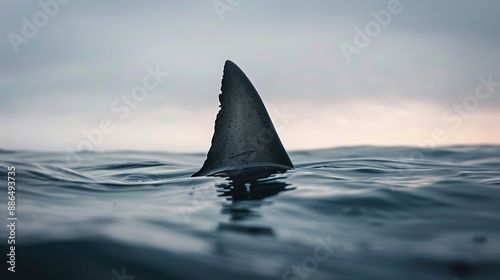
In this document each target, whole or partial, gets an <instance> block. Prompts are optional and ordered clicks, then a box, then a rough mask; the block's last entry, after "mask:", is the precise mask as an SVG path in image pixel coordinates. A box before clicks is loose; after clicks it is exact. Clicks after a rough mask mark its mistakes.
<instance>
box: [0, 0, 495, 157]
mask: <svg viewBox="0 0 500 280" xmlns="http://www.w3.org/2000/svg"><path fill="white" fill-rule="evenodd" d="M63 2H67V3H63ZM43 3H48V4H43ZM498 11H500V2H499V1H494V0H492V1H465V0H464V1H456V0H454V1H451V0H450V1H430V0H429V1H410V0H401V1H400V2H399V4H398V3H397V1H396V2H395V1H394V0H393V1H385V0H384V1H284V0H283V1H264V0H262V1H257V0H252V1H249V0H221V1H194V0H192V1H118V0H116V1H78V0H72V1H68V0H65V1H63V0H60V2H55V0H41V1H40V2H38V1H28V0H26V1H2V3H1V4H0V20H1V22H2V24H1V25H0V34H1V35H2V36H3V37H2V38H3V39H1V40H0V61H1V63H0V120H1V121H0V135H1V137H0V148H3V149H33V150H59V151H64V150H68V149H86V148H91V149H94V150H117V149H127V150H158V151H179V152H182V151H190V152H191V151H197V152H206V151H207V150H208V148H209V145H210V140H211V138H212V133H213V126H214V120H215V116H216V114H217V111H218V110H219V108H218V105H219V103H218V98H217V95H218V93H219V89H220V82H221V76H222V67H223V65H224V61H225V60H226V59H230V60H232V61H234V62H235V63H236V64H237V65H239V66H240V68H242V70H243V71H244V72H245V73H246V74H247V76H248V77H249V78H250V80H251V81H252V82H253V84H254V85H255V87H256V88H257V90H258V91H259V93H260V95H261V97H262V99H263V100H264V102H265V104H266V106H267V108H268V111H269V112H270V113H271V115H272V118H273V120H274V122H275V126H276V127H277V129H278V132H279V134H280V137H281V139H282V142H283V143H284V145H285V147H286V148H287V149H292V150H297V149H312V148H324V147H337V146H350V145H365V144H368V145H384V146H387V145H411V146H415V145H421V143H428V144H429V143H431V142H432V145H434V144H436V145H452V144H477V143H496V144H500V130H499V129H498V125H499V123H500V110H499V109H500V31H499V27H500V17H499V16H498ZM360 32H361V33H362V34H360ZM367 39H368V40H367ZM152 72H157V74H151V73H152ZM158 72H159V74H158ZM167 72H168V75H167V74H164V73H167ZM148 76H149V77H148ZM145 80H146V84H145V85H144V84H143V83H144V81H145ZM481 81H482V82H481ZM487 81H489V82H487ZM146 87H147V88H148V89H145V88H146ZM141 89H142V90H143V91H141ZM132 92H135V95H134V96H136V97H137V98H134V96H132ZM144 92H145V93H144ZM127 96H128V97H127ZM127 98H128V99H127ZM457 106H458V107H457ZM97 129H100V132H96V131H97ZM85 132H87V133H85ZM100 133H102V137H101V136H100V135H99V134H100ZM85 134H87V135H90V136H85ZM89 137H90V139H88V138H89ZM92 137H93V138H92ZM85 142H86V143H85ZM89 143H91V144H89ZM419 143H420V144H419Z"/></svg>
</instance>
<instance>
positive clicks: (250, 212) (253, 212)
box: [216, 178, 294, 236]
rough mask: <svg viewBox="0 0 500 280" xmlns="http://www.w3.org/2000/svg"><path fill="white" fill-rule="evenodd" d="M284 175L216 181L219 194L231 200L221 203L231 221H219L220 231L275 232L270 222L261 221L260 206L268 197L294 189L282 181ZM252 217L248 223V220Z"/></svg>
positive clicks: (263, 233) (267, 233)
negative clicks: (265, 223) (259, 222)
mask: <svg viewBox="0 0 500 280" xmlns="http://www.w3.org/2000/svg"><path fill="white" fill-rule="evenodd" d="M280 179H281V178H266V179H256V180H253V181H234V180H233V181H228V182H227V183H222V184H217V185H216V187H217V188H218V191H219V193H220V194H219V196H220V197H226V198H227V201H228V203H224V204H223V205H222V214H224V215H229V220H230V221H229V223H221V224H219V227H218V229H219V230H220V231H232V232H237V233H246V234H251V235H269V236H274V230H273V229H272V227H271V226H269V225H258V224H256V222H258V220H259V219H260V217H261V214H260V209H261V207H264V206H266V205H269V204H270V203H272V202H267V201H265V198H267V197H271V196H274V195H278V194H279V193H281V192H284V191H289V190H293V189H294V188H293V187H292V188H291V187H289V186H290V184H289V183H286V182H283V181H280ZM250 220H251V221H252V224H251V225H249V224H247V223H245V222H246V221H250Z"/></svg>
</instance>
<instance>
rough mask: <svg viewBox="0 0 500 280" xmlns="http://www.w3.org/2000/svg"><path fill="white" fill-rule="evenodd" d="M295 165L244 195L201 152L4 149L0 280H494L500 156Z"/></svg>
mask: <svg viewBox="0 0 500 280" xmlns="http://www.w3.org/2000/svg"><path fill="white" fill-rule="evenodd" d="M289 155H290V158H291V159H292V161H293V163H294V164H295V166H296V169H295V170H291V171H288V172H285V173H280V174H275V175H273V176H271V177H269V178H265V179H261V180H260V181H258V182H254V183H252V184H246V185H241V184H235V183H233V182H231V181H230V180H228V179H226V178H220V177H194V178H193V177H191V174H193V173H194V172H196V171H197V170H198V169H199V168H200V167H201V165H202V164H203V161H204V160H205V158H206V155H205V154H202V153H199V154H187V153H186V154H183V153H169V152H138V151H116V152H87V153H82V154H80V156H81V158H78V160H75V159H69V160H68V155H67V154H66V153H53V152H33V151H10V150H0V185H1V186H2V187H1V188H0V202H1V203H0V205H1V209H0V213H1V217H0V218H1V220H2V222H1V224H2V226H1V229H0V233H1V236H0V252H1V255H0V260H1V261H2V265H1V269H2V272H1V275H2V277H1V279H33V280H43V279H50V280H58V279H65V280H78V279H82V280H96V279H102V280H110V279H111V280H151V279H235V280H236V279H297V280H298V279H300V280H302V279H311V280H313V279H371V280H373V279H394V280H402V279H419V280H421V279H427V280H430V279H436V280H444V279H450V280H451V279H457V280H466V279H471V280H472V279H474V280H479V279H495V280H497V279H500V146H488V145H478V146H449V147H439V148H432V149H419V148H416V147H370V146H360V147H342V148H332V149H323V150H311V151H296V152H293V151H292V152H290V153H289ZM11 166H13V167H15V175H14V176H15V198H16V200H15V202H16V205H15V206H16V212H15V215H16V217H17V220H16V229H15V242H16V243H15V271H16V272H14V273H13V272H10V271H8V270H7V269H8V267H10V266H11V265H10V264H9V263H8V262H7V261H8V260H9V258H10V257H9V256H7V254H9V253H10V246H11V245H9V244H8V240H9V239H8V236H9V234H10V230H9V228H8V227H7V226H6V225H7V224H8V221H7V218H8V217H9V215H8V211H7V203H8V189H7V177H8V168H9V167H11ZM3 224H5V225H3Z"/></svg>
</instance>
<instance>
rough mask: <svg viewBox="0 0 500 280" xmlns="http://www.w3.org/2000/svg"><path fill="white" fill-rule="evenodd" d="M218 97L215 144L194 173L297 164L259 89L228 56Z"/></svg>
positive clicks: (236, 172) (237, 171) (236, 171)
mask: <svg viewBox="0 0 500 280" xmlns="http://www.w3.org/2000/svg"><path fill="white" fill-rule="evenodd" d="M219 101H220V107H221V109H220V111H219V113H218V114H217V119H216V120H215V132H214V136H213V138H212V146H211V147H210V150H209V151H208V155H207V159H206V160H205V163H204V164H203V167H202V168H201V169H200V170H199V171H198V172H196V173H195V174H193V176H206V175H217V174H222V175H228V176H232V175H244V174H245V173H246V172H247V171H252V172H255V171H256V170H262V171H264V170H273V169H274V170H287V169H293V168H294V167H293V164H292V162H291V161H290V158H289V157H288V154H287V153H286V151H285V148H283V144H281V141H280V138H279V137H278V134H277V133H276V130H275V129H274V125H273V123H272V121H271V118H270V117H269V114H268V113H267V110H266V107H265V106H264V103H263V102H262V100H261V99H260V96H259V94H258V93H257V90H255V88H254V86H253V85H252V83H251V82H250V80H249V79H248V78H247V76H246V75H245V73H243V71H241V69H240V68H239V67H238V66H236V64H234V63H233V62H232V61H229V60H227V61H226V63H225V64H224V74H223V77H222V87H221V94H220V95H219Z"/></svg>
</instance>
